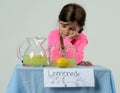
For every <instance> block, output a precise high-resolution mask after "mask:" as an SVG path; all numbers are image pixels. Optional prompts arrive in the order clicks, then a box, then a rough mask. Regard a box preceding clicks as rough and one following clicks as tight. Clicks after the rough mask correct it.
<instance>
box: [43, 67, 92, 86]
mask: <svg viewBox="0 0 120 93" xmlns="http://www.w3.org/2000/svg"><path fill="white" fill-rule="evenodd" d="M44 87H94V71H93V68H45V69H44Z"/></svg>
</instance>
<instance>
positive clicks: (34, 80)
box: [6, 65, 116, 93]
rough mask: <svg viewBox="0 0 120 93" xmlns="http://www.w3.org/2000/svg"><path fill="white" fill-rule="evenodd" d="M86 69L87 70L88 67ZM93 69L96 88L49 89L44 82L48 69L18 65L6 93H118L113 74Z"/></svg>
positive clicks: (96, 67)
mask: <svg viewBox="0 0 120 93" xmlns="http://www.w3.org/2000/svg"><path fill="white" fill-rule="evenodd" d="M78 67H82V66H78ZM84 67H85V68H87V66H84ZM92 67H93V69H94V76H95V87H72V88H67V87H64V88H48V87H44V81H43V79H44V77H43V69H44V68H47V67H24V66H22V65H16V67H15V69H14V71H13V74H12V76H11V79H10V81H9V84H8V86H7V89H6V93H116V91H115V85H114V78H113V75H112V72H111V71H110V70H109V69H107V68H105V67H102V66H92ZM52 68H53V67H52Z"/></svg>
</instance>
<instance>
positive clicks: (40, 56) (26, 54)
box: [17, 37, 47, 66]
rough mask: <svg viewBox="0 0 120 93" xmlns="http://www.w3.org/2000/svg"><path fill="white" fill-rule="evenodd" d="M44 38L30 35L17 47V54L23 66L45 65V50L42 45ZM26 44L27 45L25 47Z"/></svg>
mask: <svg viewBox="0 0 120 93" xmlns="http://www.w3.org/2000/svg"><path fill="white" fill-rule="evenodd" d="M45 40H46V38H41V37H40V38H38V37H31V38H27V39H26V40H25V42H23V43H22V44H21V46H20V47H18V51H17V56H18V58H19V59H20V60H21V61H22V63H23V65H24V66H45V65H47V55H46V50H45V49H44V47H43V46H42V45H43V43H44V42H45ZM25 46H27V47H25Z"/></svg>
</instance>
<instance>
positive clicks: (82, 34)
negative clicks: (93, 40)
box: [78, 33, 87, 39]
mask: <svg viewBox="0 0 120 93" xmlns="http://www.w3.org/2000/svg"><path fill="white" fill-rule="evenodd" d="M78 38H79V39H87V36H86V35H85V34H84V33H80V35H79V37H78Z"/></svg>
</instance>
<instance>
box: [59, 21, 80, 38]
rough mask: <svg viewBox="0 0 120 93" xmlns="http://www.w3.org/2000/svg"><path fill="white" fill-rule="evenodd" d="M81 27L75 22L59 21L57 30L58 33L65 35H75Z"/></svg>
mask: <svg viewBox="0 0 120 93" xmlns="http://www.w3.org/2000/svg"><path fill="white" fill-rule="evenodd" d="M81 28H82V27H80V26H79V25H78V24H77V22H63V21H59V30H60V35H61V36H62V37H63V38H65V37H73V38H74V37H76V36H78V34H79V33H78V32H79V31H80V29H81Z"/></svg>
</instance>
